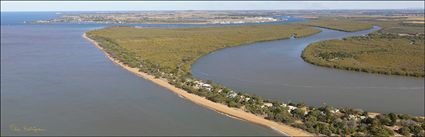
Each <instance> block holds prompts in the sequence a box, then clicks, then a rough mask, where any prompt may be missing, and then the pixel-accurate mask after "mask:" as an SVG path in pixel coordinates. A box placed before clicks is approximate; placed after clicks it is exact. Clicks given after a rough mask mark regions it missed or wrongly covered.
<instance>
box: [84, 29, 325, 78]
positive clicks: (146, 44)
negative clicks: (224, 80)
mask: <svg viewBox="0 0 425 137" xmlns="http://www.w3.org/2000/svg"><path fill="white" fill-rule="evenodd" d="M319 31H320V30H318V29H314V28H309V27H305V26H301V25H256V26H238V27H210V28H143V29H135V28H133V27H111V28H107V29H101V30H96V31H91V32H89V33H88V34H89V35H96V36H97V37H102V38H104V39H113V41H114V43H116V44H118V45H120V46H121V47H122V48H125V49H128V50H129V51H131V52H133V53H134V54H135V55H136V56H137V57H140V58H141V59H143V61H144V62H146V63H151V64H152V65H156V66H159V67H158V69H160V70H161V71H163V72H171V73H176V72H178V71H181V72H185V73H186V72H189V71H190V65H191V64H192V63H193V62H194V61H195V60H196V59H198V58H199V57H201V56H203V55H205V54H207V53H210V52H212V51H215V50H218V49H222V48H226V47H231V46H238V45H242V44H247V43H253V42H258V41H267V40H276V39H286V38H289V37H291V35H293V34H294V35H296V36H298V37H303V36H308V35H312V34H315V33H318V32H319Z"/></svg>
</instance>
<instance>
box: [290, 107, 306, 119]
mask: <svg viewBox="0 0 425 137" xmlns="http://www.w3.org/2000/svg"><path fill="white" fill-rule="evenodd" d="M291 113H292V114H293V115H294V116H295V117H296V118H299V119H304V114H305V111H304V110H303V109H300V108H297V109H295V110H293V111H292V112H291Z"/></svg>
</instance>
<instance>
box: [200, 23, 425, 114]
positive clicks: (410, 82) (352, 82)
mask: <svg viewBox="0 0 425 137" xmlns="http://www.w3.org/2000/svg"><path fill="white" fill-rule="evenodd" d="M320 29H321V30H322V32H321V33H318V34H316V35H313V36H309V37H305V38H299V39H288V40H277V41H270V42H260V43H254V44H248V45H245V46H239V47H233V48H227V49H223V50H219V51H216V52H213V53H211V54H208V55H206V56H204V57H202V58H200V59H199V60H197V61H196V62H195V63H194V64H193V65H192V74H193V75H194V76H195V77H197V78H200V79H203V80H212V81H214V82H217V83H219V84H222V85H224V86H227V87H229V88H232V89H235V90H238V91H242V92H247V93H250V94H255V95H259V96H261V97H264V98H267V99H275V100H280V101H284V102H294V103H306V104H308V105H313V106H321V105H331V106H336V107H350V108H361V109H364V110H366V111H374V112H395V113H401V114H412V115H424V105H423V104H424V98H423V96H424V79H423V78H412V77H402V76H387V75H379V74H367V73H360V72H351V71H346V70H337V69H331V68H324V67H319V66H315V65H311V64H309V63H306V62H304V60H303V59H302V58H301V57H300V56H301V52H302V50H303V49H304V48H305V47H306V46H308V45H309V44H310V43H313V42H317V41H323V40H329V39H341V38H344V37H350V36H360V35H365V34H368V33H370V32H373V31H376V30H378V29H379V27H374V28H372V29H370V30H365V31H359V32H352V33H349V32H341V31H335V30H329V29H324V28H320Z"/></svg>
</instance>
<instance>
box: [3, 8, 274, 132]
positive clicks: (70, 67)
mask: <svg viewBox="0 0 425 137" xmlns="http://www.w3.org/2000/svg"><path fill="white" fill-rule="evenodd" d="M54 16H55V15H54V14H52V13H38V14H35V13H19V14H18V13H14V14H6V13H3V12H2V25H1V135H279V134H278V133H277V132H275V131H273V130H271V129H269V128H266V127H262V126H258V125H255V124H251V123H247V122H244V121H239V120H235V119H232V118H229V117H226V116H224V115H221V114H218V113H216V112H214V111H212V110H209V109H206V108H203V107H200V106H198V105H195V104H194V103H191V102H189V101H186V100H184V99H181V98H179V97H178V96H177V95H175V94H173V93H171V92H170V91H167V90H166V89H164V88H162V87H159V86H157V85H155V84H153V83H151V82H149V81H146V80H144V79H141V78H139V77H137V76H135V75H133V74H131V73H130V72H127V71H125V70H123V69H121V68H120V67H119V66H117V65H115V64H113V63H112V62H110V61H109V60H108V59H107V58H106V57H105V55H104V54H103V53H102V52H101V51H100V50H98V49H97V48H95V46H93V45H92V44H91V43H89V42H88V41H86V40H85V39H83V38H82V37H81V35H82V34H83V33H84V32H85V31H88V30H91V29H96V28H101V27H102V26H101V25H93V24H91V25H90V24H86V25H78V24H62V25H61V24H58V25H31V24H22V23H21V22H22V21H23V20H28V19H40V18H50V17H54ZM24 127H35V128H41V129H44V130H45V131H42V132H38V133H35V132H27V131H23V128H24ZM19 129H20V130H21V131H18V130H19Z"/></svg>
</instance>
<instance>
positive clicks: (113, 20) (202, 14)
mask: <svg viewBox="0 0 425 137" xmlns="http://www.w3.org/2000/svg"><path fill="white" fill-rule="evenodd" d="M278 13H279V12H277V11H258V12H256V11H250V12H241V11H145V12H91V13H65V14H63V15H62V16H61V17H59V18H55V19H50V20H37V21H34V22H35V23H64V22H66V23H102V24H128V23H145V24H161V23H163V24H171V23H172V24H241V23H263V22H278V21H286V18H279V17H274V16H276V15H278ZM57 14H62V13H57Z"/></svg>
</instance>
